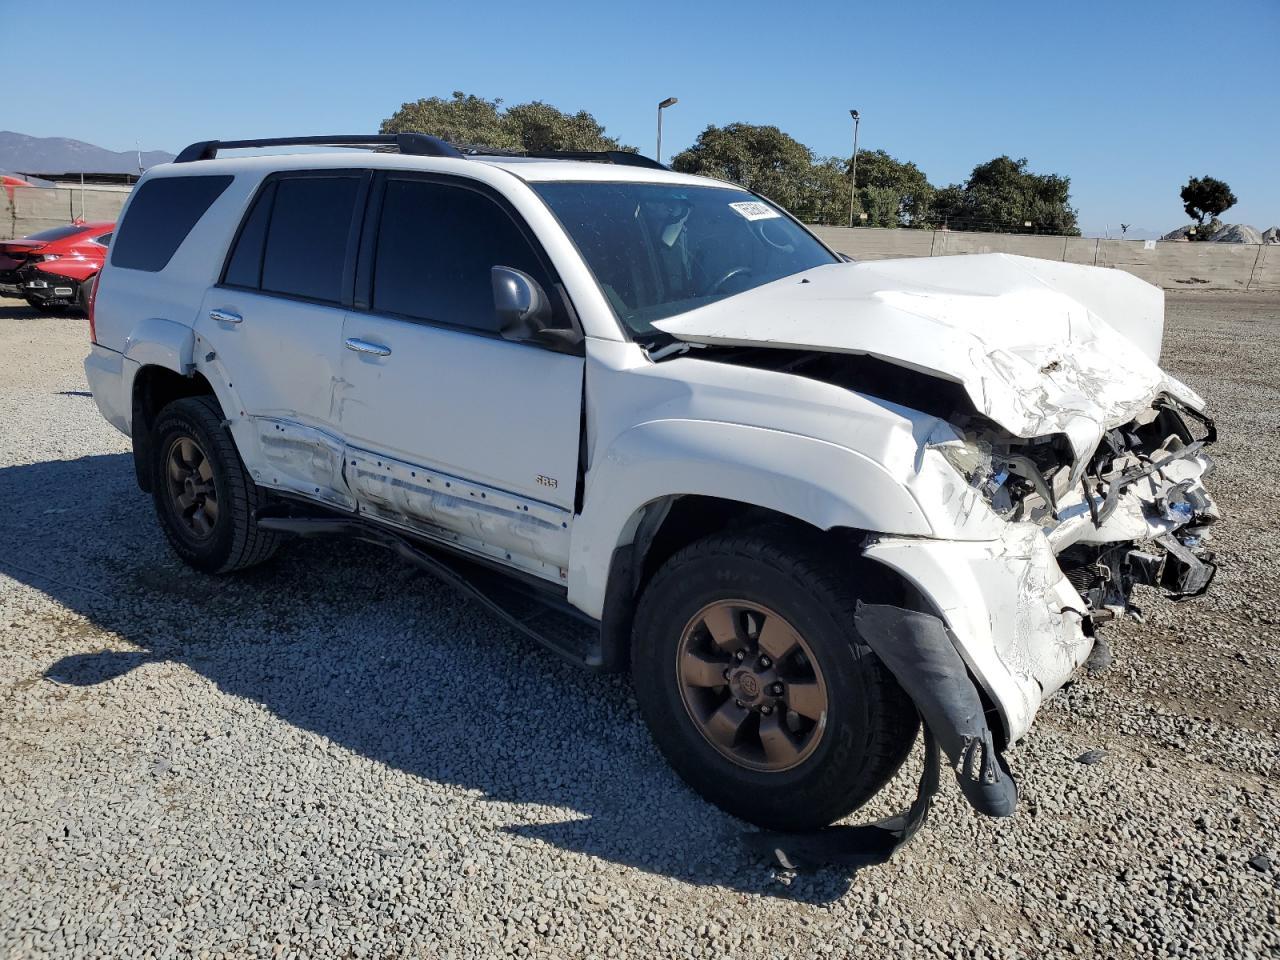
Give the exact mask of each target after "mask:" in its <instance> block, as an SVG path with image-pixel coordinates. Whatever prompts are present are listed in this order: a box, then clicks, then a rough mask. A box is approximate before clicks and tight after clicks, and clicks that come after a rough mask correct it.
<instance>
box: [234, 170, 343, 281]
mask: <svg viewBox="0 0 1280 960" xmlns="http://www.w3.org/2000/svg"><path fill="white" fill-rule="evenodd" d="M359 186H360V181H359V179H358V178H356V177H296V178H282V179H280V180H278V181H277V182H276V191H275V202H274V203H273V204H272V211H271V223H270V225H269V226H268V227H267V242H266V250H265V252H264V253H263V257H262V289H263V291H264V292H266V293H284V294H288V295H290V296H295V297H306V298H308V299H311V300H325V301H328V302H331V303H338V302H340V301H341V300H342V271H343V268H344V266H345V265H346V260H347V237H348V234H349V233H350V231H351V214H352V212H353V211H354V210H355V204H356V193H357V190H358V188H359ZM255 212H256V211H255Z"/></svg>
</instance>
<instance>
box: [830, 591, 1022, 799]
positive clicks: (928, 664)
mask: <svg viewBox="0 0 1280 960" xmlns="http://www.w3.org/2000/svg"><path fill="white" fill-rule="evenodd" d="M854 624H855V626H856V627H857V630H858V635H859V636H860V637H861V638H862V640H863V642H864V643H866V644H867V646H869V647H870V648H871V649H872V650H873V651H874V652H875V654H876V656H878V657H879V658H880V659H881V660H882V661H883V662H884V665H885V666H886V667H888V668H889V670H890V672H891V673H892V674H893V675H894V676H895V677H896V678H897V680H898V683H899V684H901V685H902V689H903V690H905V691H906V693H907V696H909V697H910V698H911V700H912V701H913V702H914V703H915V705H916V709H917V710H919V711H920V716H921V718H922V719H923V720H924V724H925V728H926V729H927V730H928V731H930V732H931V733H932V734H933V736H934V737H936V738H937V741H938V744H939V745H940V746H941V747H942V752H943V753H945V754H946V755H947V758H948V759H949V760H950V761H951V768H952V770H954V771H955V775H956V782H957V783H958V784H959V785H960V790H961V792H962V793H963V794H964V795H965V798H966V799H967V800H968V801H969V803H970V804H971V805H972V806H973V808H974V809H975V810H977V811H978V812H979V813H983V814H986V815H987V816H989V817H1009V816H1012V815H1013V812H1014V809H1015V808H1016V807H1017V805H1018V786H1017V784H1016V783H1015V782H1014V779H1013V775H1012V774H1011V773H1010V772H1009V768H1008V766H1007V765H1006V764H1005V761H1004V758H1003V757H1002V756H1001V755H1000V754H999V752H997V750H996V748H995V744H994V742H993V739H992V735H991V727H990V726H989V725H988V724H987V719H986V715H985V711H984V710H983V706H982V698H981V697H980V696H978V690H977V688H976V687H975V686H974V685H973V680H971V679H970V677H969V670H968V668H967V667H966V666H965V663H964V660H962V659H961V658H960V654H959V653H958V652H957V651H956V648H955V645H954V644H953V643H952V642H951V637H950V636H949V635H948V633H947V628H946V625H945V624H944V623H943V622H942V620H941V619H939V618H938V617H936V616H934V615H933V614H929V613H922V612H920V611H918V610H907V609H905V608H903V607H895V606H891V605H889V604H878V603H862V602H861V601H859V603H858V606H857V612H856V613H855V614H854Z"/></svg>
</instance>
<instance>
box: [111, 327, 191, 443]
mask: <svg viewBox="0 0 1280 960" xmlns="http://www.w3.org/2000/svg"><path fill="white" fill-rule="evenodd" d="M195 341H196V335H195V331H194V330H192V329H191V328H190V327H186V326H183V325H182V324H180V323H174V322H173V321H172V320H165V319H163V318H162V317H151V318H149V319H147V320H142V321H139V322H138V324H137V325H135V326H134V328H133V329H132V330H130V331H129V336H128V337H127V338H125V341H124V358H125V360H126V361H128V362H127V363H125V364H124V365H123V369H122V370H121V384H120V389H121V391H122V398H123V400H124V403H123V404H122V407H123V409H124V410H126V411H127V416H128V417H129V429H130V430H132V429H133V412H134V411H133V383H134V380H136V379H137V376H138V372H139V371H140V370H141V369H142V368H143V367H163V368H164V369H166V370H172V371H173V372H174V373H178V374H181V375H182V376H184V377H189V376H191V373H192V371H193V370H194V369H195V360H194V352H195Z"/></svg>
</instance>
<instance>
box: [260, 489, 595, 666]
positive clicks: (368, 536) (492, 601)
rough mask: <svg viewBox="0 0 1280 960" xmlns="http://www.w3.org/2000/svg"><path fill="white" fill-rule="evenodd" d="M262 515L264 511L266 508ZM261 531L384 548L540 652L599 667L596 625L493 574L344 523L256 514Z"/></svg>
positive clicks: (359, 523) (357, 523) (367, 526)
mask: <svg viewBox="0 0 1280 960" xmlns="http://www.w3.org/2000/svg"><path fill="white" fill-rule="evenodd" d="M267 509H268V510H269V509H270V508H267ZM255 519H256V520H257V522H258V526H260V527H261V528H262V529H263V530H274V531H277V532H279V533H291V534H294V535H296V536H300V537H327V536H339V537H350V538H352V539H354V540H363V541H364V542H365V543H372V544H375V545H377V546H380V547H385V548H386V549H388V550H391V551H392V552H393V553H395V554H396V555H398V556H399V557H400V558H401V559H403V560H407V561H408V562H409V563H412V564H413V565H415V566H417V567H420V568H421V569H423V570H425V571H427V572H428V573H430V574H432V575H433V576H435V577H436V578H438V579H440V580H443V581H444V582H445V583H446V584H448V585H449V586H451V587H453V588H454V589H455V590H456V591H458V593H460V594H462V595H463V596H464V597H466V598H467V599H469V600H474V601H475V602H476V603H478V604H480V606H482V607H484V608H485V609H486V610H488V611H489V612H490V613H492V614H493V615H494V616H496V617H498V618H499V619H500V620H502V621H504V622H505V623H506V624H507V625H508V626H509V627H511V628H512V629H514V630H517V631H518V632H520V633H522V634H524V635H525V636H526V637H529V638H530V639H532V640H536V641H537V642H538V643H540V644H542V645H543V646H545V647H546V648H547V649H549V650H550V651H551V652H552V653H555V654H557V655H558V656H560V657H562V658H564V659H565V660H567V661H569V662H570V663H572V664H575V665H577V666H582V667H586V668H588V669H590V670H599V669H601V668H602V666H603V664H604V656H603V650H602V646H601V641H600V624H599V622H597V621H595V620H592V619H590V618H589V617H587V616H586V615H585V614H582V613H579V612H578V611H576V610H574V609H573V608H572V607H569V606H568V605H567V604H565V605H560V604H557V603H555V602H554V601H552V600H551V599H550V598H543V597H538V596H535V595H534V593H533V591H532V590H530V591H522V590H519V589H516V588H514V587H513V586H512V585H511V584H510V582H508V580H507V578H506V577H504V576H503V574H501V573H500V572H498V571H495V570H490V569H489V568H487V567H483V566H481V565H479V564H476V563H470V562H468V561H466V560H463V559H462V558H460V557H453V556H451V555H450V556H448V557H447V558H446V557H445V556H441V555H440V554H439V553H436V552H434V551H431V552H429V551H428V550H426V549H423V548H421V547H419V546H417V545H415V544H413V543H411V542H410V541H409V540H407V539H405V538H404V537H399V536H396V535H395V534H394V533H390V532H388V531H385V530H382V529H380V528H378V527H375V526H374V525H373V524H371V523H368V522H367V521H364V520H359V519H355V518H350V517H314V516H313V517H298V516H273V515H271V514H270V513H269V512H267V511H259V515H258V516H257V517H256V518H255Z"/></svg>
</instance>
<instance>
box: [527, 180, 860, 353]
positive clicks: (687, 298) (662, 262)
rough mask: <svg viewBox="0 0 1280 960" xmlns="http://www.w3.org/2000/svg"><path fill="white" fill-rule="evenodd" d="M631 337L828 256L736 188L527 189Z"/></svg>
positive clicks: (574, 186)
mask: <svg viewBox="0 0 1280 960" xmlns="http://www.w3.org/2000/svg"><path fill="white" fill-rule="evenodd" d="M532 186H533V187H534V189H535V190H537V192H538V193H539V195H541V197H542V199H543V200H545V201H546V203H547V205H548V206H549V207H551V210H552V212H553V213H555V215H556V217H557V218H558V219H559V220H560V223H561V224H563V225H564V228H565V230H566V231H568V233H569V236H570V237H571V238H572V239H573V242H574V243H575V244H577V246H578V250H579V251H580V252H581V253H582V257H583V259H584V260H586V262H587V266H589V267H590V268H591V271H592V273H594V274H595V278H596V282H598V283H599V284H600V288H601V290H603V291H604V295H605V297H607V298H608V300H609V303H610V304H611V305H612V306H613V309H614V312H616V313H617V315H618V319H620V320H621V321H622V322H623V323H625V324H626V325H627V327H628V329H630V331H631V332H632V333H633V334H636V335H640V336H643V335H645V334H649V333H652V332H653V322H654V321H655V320H662V319H664V318H666V317H671V316H675V315H676V314H677V313H683V312H685V311H686V310H692V309H693V308H694V307H702V306H705V305H707V304H708V303H714V302H715V301H717V300H723V299H724V298H725V297H730V296H733V295H734V294H735V293H742V292H743V291H744V290H750V289H752V288H753V287H758V286H760V285H761V284H765V283H770V282H772V281H774V280H778V279H781V278H782V277H787V276H790V275H791V274H794V273H799V272H801V271H802V270H808V269H810V268H811V267H816V266H820V265H822V264H825V263H837V262H839V261H838V260H837V258H836V257H835V256H834V255H833V254H832V253H831V252H830V251H828V250H827V249H826V248H825V247H823V246H822V244H821V243H819V242H818V241H817V240H815V239H814V238H813V237H812V236H811V235H810V234H809V233H807V232H806V231H805V230H804V229H803V228H802V227H801V226H800V225H799V224H797V223H795V222H794V221H793V220H792V219H791V218H790V217H788V216H786V215H785V214H784V213H782V212H781V211H780V210H779V209H778V208H777V207H775V206H774V205H773V204H771V203H769V202H768V201H766V200H762V199H761V198H760V197H757V196H756V195H755V194H751V193H747V192H746V191H744V190H732V189H725V188H722V187H687V186H679V185H673V184H664V183H539V184H533V185H532Z"/></svg>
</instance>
